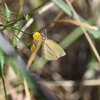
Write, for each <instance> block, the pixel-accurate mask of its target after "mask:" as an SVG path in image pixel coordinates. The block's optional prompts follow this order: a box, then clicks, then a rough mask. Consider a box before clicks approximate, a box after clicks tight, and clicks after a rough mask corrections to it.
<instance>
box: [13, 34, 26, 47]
mask: <svg viewBox="0 0 100 100" xmlns="http://www.w3.org/2000/svg"><path fill="white" fill-rule="evenodd" d="M14 36H16V38H18V39H19V40H20V41H21V42H22V43H23V44H24V45H26V46H27V44H26V43H25V42H24V41H23V40H21V39H20V38H19V37H18V36H17V35H16V34H14Z"/></svg>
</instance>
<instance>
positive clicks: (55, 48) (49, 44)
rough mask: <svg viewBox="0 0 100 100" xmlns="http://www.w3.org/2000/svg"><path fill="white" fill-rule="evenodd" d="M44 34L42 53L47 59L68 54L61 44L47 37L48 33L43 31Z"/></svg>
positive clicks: (55, 58)
mask: <svg viewBox="0 0 100 100" xmlns="http://www.w3.org/2000/svg"><path fill="white" fill-rule="evenodd" d="M45 33H46V30H45ZM42 35H43V37H42V41H43V45H42V53H43V55H44V57H45V58H46V59H47V60H57V59H58V58H60V57H62V56H65V55H66V53H65V51H64V50H63V48H62V47H61V46H60V45H59V44H57V43H56V42H54V41H53V40H50V39H47V33H46V34H44V33H42Z"/></svg>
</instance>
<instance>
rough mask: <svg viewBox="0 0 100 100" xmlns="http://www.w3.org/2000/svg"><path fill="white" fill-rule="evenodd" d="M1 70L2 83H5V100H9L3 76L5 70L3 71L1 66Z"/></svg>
mask: <svg viewBox="0 0 100 100" xmlns="http://www.w3.org/2000/svg"><path fill="white" fill-rule="evenodd" d="M0 70H1V78H2V82H3V87H4V93H5V98H6V100H8V96H7V92H6V86H5V81H4V75H3V69H2V67H1V66H0Z"/></svg>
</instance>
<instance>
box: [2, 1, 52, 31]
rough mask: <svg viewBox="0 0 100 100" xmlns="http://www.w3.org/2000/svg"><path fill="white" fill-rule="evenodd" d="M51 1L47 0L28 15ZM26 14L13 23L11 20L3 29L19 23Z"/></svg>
mask: <svg viewBox="0 0 100 100" xmlns="http://www.w3.org/2000/svg"><path fill="white" fill-rule="evenodd" d="M49 1H50V0H47V1H45V2H44V3H43V4H41V5H40V6H38V7H36V8H35V9H33V10H31V11H30V12H29V13H27V14H28V15H31V14H33V12H35V11H36V10H38V9H39V8H41V7H42V6H43V5H45V4H46V3H47V2H49ZM27 14H26V15H27ZM24 16H25V15H24ZM24 16H22V17H20V18H18V19H17V20H15V21H14V22H12V23H10V24H9V22H8V23H7V26H6V27H4V28H3V29H2V31H3V30H5V29H6V28H7V27H9V26H12V25H14V24H15V23H17V22H18V21H20V20H22V19H23V17H24Z"/></svg>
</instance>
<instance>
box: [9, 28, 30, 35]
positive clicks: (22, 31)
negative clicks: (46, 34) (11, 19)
mask: <svg viewBox="0 0 100 100" xmlns="http://www.w3.org/2000/svg"><path fill="white" fill-rule="evenodd" d="M10 28H13V29H15V30H18V31H19V32H22V33H24V34H26V35H31V34H29V33H26V32H24V31H21V30H20V29H18V28H15V27H10Z"/></svg>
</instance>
